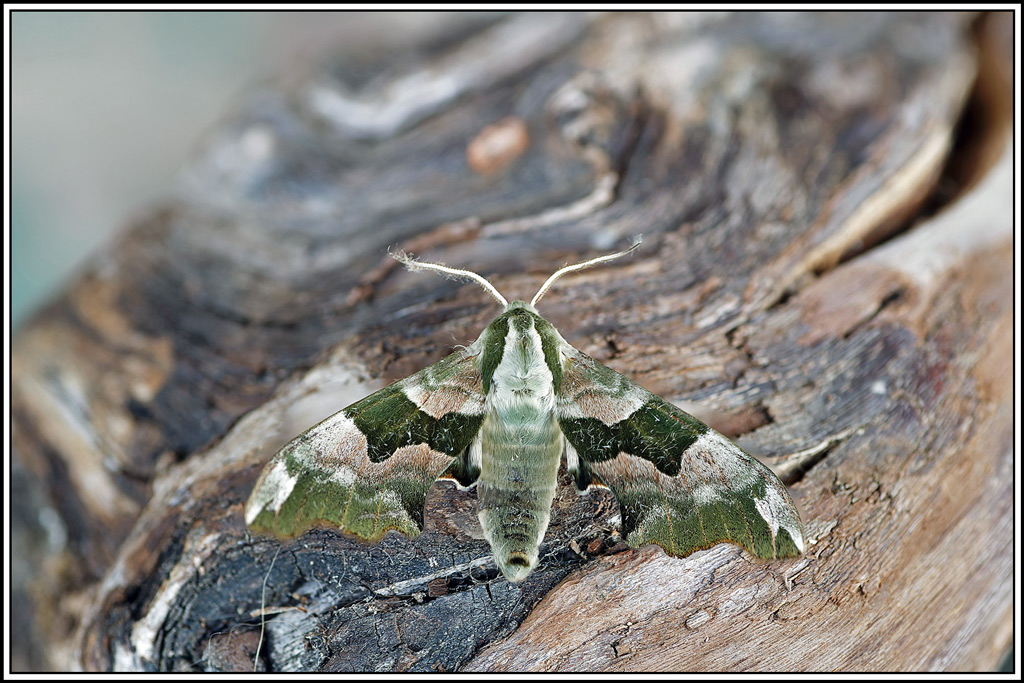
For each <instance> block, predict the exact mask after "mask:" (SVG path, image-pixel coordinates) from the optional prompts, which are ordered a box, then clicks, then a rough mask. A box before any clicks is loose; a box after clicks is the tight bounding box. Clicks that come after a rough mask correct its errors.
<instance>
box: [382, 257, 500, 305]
mask: <svg viewBox="0 0 1024 683" xmlns="http://www.w3.org/2000/svg"><path fill="white" fill-rule="evenodd" d="M390 256H391V258H393V259H395V260H396V261H400V262H401V263H402V264H403V265H405V267H406V268H408V269H409V270H432V271H434V272H435V273H441V274H442V275H444V276H445V277H447V278H451V279H452V280H472V281H473V282H476V283H477V284H478V285H480V286H481V287H483V288H484V290H485V291H486V292H487V293H488V294H490V295H491V296H493V297H494V298H495V299H497V300H498V303H499V304H501V305H502V306H508V301H506V300H505V297H503V296H502V295H501V294H500V293H499V292H498V290H497V289H495V288H494V285H492V284H491V283H490V282H488V281H487V280H485V279H484V277H483V276H482V275H477V274H476V273H474V272H473V271H471V270H462V269H461V268H452V267H450V266H446V265H444V264H443V263H430V262H429V261H417V260H416V259H414V258H413V257H412V256H409V255H408V254H406V253H405V252H404V251H400V252H398V253H397V254H390Z"/></svg>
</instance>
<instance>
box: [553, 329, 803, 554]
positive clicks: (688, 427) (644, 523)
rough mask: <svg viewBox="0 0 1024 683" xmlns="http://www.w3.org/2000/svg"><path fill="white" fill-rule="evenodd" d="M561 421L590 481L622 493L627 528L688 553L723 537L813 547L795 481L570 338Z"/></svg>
mask: <svg viewBox="0 0 1024 683" xmlns="http://www.w3.org/2000/svg"><path fill="white" fill-rule="evenodd" d="M562 353H563V363H562V386H561V391H560V392H559V395H558V407H557V410H558V414H559V424H560V425H561V428H562V433H563V434H564V436H565V439H566V442H567V445H566V460H567V466H568V468H569V470H570V472H571V473H572V474H573V476H574V477H575V479H576V485H577V486H578V487H579V488H580V489H585V488H586V487H587V486H590V485H593V484H598V485H604V486H607V487H608V488H610V489H611V490H612V493H614V494H615V497H616V499H617V500H618V502H619V507H620V509H621V513H622V535H623V537H624V538H625V539H626V541H627V542H628V543H629V544H630V545H632V546H633V547H639V546H641V545H645V544H647V543H657V544H658V545H660V546H661V547H663V548H664V549H665V550H666V551H667V552H668V553H669V554H670V555H674V556H676V557H683V556H685V555H688V554H690V553H692V552H694V551H697V550H702V549H704V548H709V547H711V546H712V545H715V544H716V543H720V542H730V543H736V544H738V545H741V546H743V547H744V548H746V549H747V550H748V551H750V552H751V553H753V554H754V555H757V556H758V557H763V558H775V557H788V556H795V555H799V554H800V553H801V552H803V547H804V541H803V525H802V524H801V522H800V516H799V515H798V514H797V511H796V508H795V507H794V506H793V501H792V499H791V498H790V495H789V492H788V491H787V490H786V487H785V485H784V484H783V483H782V482H781V481H779V479H778V478H777V477H776V476H775V475H774V474H773V473H772V471H771V470H769V469H768V468H767V467H765V466H764V465H762V464H761V463H760V462H758V461H757V460H755V459H754V458H752V457H751V456H750V455H748V454H747V453H746V452H744V451H743V449H741V448H740V447H739V446H737V445H736V444H734V443H732V442H731V441H729V440H728V439H727V438H725V437H724V436H722V435H721V434H719V433H718V432H716V431H714V430H713V429H711V428H710V427H708V426H707V425H705V424H704V423H703V422H701V421H700V420H698V419H697V418H695V417H693V416H692V415H690V414H689V413H686V412H684V411H682V410H680V409H679V408H676V407H675V406H673V405H672V404H670V403H668V402H666V401H664V400H662V399H660V398H658V397H657V396H655V395H654V394H652V393H650V392H649V391H647V390H645V389H643V388H641V387H639V386H637V385H636V384H634V383H633V382H631V381H630V380H629V379H627V378H626V377H624V376H622V375H620V374H619V373H617V372H615V371H614V370H612V369H611V368H609V367H607V366H604V365H602V364H601V363H598V362H597V361H596V360H594V359H593V358H591V357H589V356H587V355H585V354H583V353H580V352H579V351H577V350H576V349H574V348H572V347H571V346H569V345H568V344H566V346H565V347H564V348H563V351H562Z"/></svg>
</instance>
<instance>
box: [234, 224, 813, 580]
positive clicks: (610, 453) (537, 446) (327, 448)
mask: <svg viewBox="0 0 1024 683" xmlns="http://www.w3.org/2000/svg"><path fill="white" fill-rule="evenodd" d="M638 245H639V240H637V242H636V243H634V245H633V246H632V247H631V248H630V249H628V250H626V251H623V252H619V253H616V254H610V255H607V256H602V257H598V258H595V259H591V260H590V261H585V262H583V263H580V264H576V265H573V266H567V267H565V268H562V269H560V270H558V271H557V272H555V273H554V274H553V275H552V276H551V277H550V278H548V280H547V281H546V282H545V283H544V285H543V286H542V287H541V288H540V290H539V291H538V292H537V294H536V295H535V296H534V297H533V300H532V301H531V302H530V303H526V302H524V301H513V302H511V303H508V302H507V301H506V300H505V298H504V297H502V296H501V294H499V293H498V291H497V290H496V289H495V288H494V286H493V285H491V284H490V283H489V282H487V280H485V279H484V278H483V277H481V276H480V275H477V274H476V273H473V272H471V271H466V270H459V269H455V268H449V267H447V266H443V265H441V264H436V263H425V262H420V261H415V260H413V259H411V258H409V257H407V256H405V255H404V254H399V255H397V256H396V258H398V259H399V260H400V261H402V262H403V263H405V265H406V266H407V267H409V268H410V269H412V270H433V271H437V272H441V273H443V274H445V275H447V276H449V277H453V278H458V279H463V280H473V281H476V282H477V283H479V284H480V285H481V286H482V287H483V288H484V289H485V290H487V291H488V292H489V293H490V294H491V295H492V296H493V297H494V298H495V299H497V300H498V302H500V303H501V305H502V306H504V311H503V312H502V313H501V315H499V316H498V317H497V318H495V320H494V322H492V323H491V324H490V325H488V326H487V328H486V329H485V330H484V331H483V334H481V335H480V337H479V338H478V339H477V340H476V341H475V342H473V343H472V344H470V345H469V346H467V347H465V348H460V349H459V350H457V351H455V352H454V353H452V354H451V355H450V356H448V357H447V358H444V359H442V360H440V361H438V362H436V363H434V364H433V365H430V366H429V367H426V368H424V369H423V370H421V371H419V372H417V373H416V374H414V375H411V376H409V377H406V378H405V379H402V380H399V381H397V382H395V383H394V384H391V385H390V386H388V387H386V388H384V389H381V390H380V391H378V392H376V393H374V394H371V395H370V396H368V397H366V398H364V399H362V400H361V401H358V402H356V403H354V404H352V405H350V406H348V407H347V408H345V409H344V410H342V411H340V412H338V413H335V414H334V415H332V416H331V417H329V418H327V419H326V420H324V421H322V422H320V423H319V424H317V425H315V426H313V427H311V428H310V429H309V430H307V431H306V432H304V433H302V434H301V435H299V436H298V437H297V438H295V439H294V440H293V441H291V442H290V443H289V444H287V445H286V446H285V447H284V448H282V449H281V450H280V451H279V452H278V453H277V455H275V456H274V458H273V459H272V460H271V461H270V462H269V463H268V464H267V466H266V467H265V469H264V470H263V472H262V474H261V475H260V477H259V480H258V481H257V482H256V485H255V488H254V489H253V492H252V494H251V496H250V498H249V501H248V503H247V505H246V510H245V519H246V523H247V524H248V525H249V527H250V528H251V529H253V530H254V531H257V532H264V533H271V534H273V535H275V536H278V537H290V536H294V535H296V534H299V533H301V532H303V531H305V530H307V529H309V528H311V527H316V526H333V527H338V528H340V529H341V530H343V531H345V532H348V533H350V534H353V535H355V536H357V537H358V538H360V539H363V540H366V541H378V540H380V538H381V537H382V536H383V535H384V533H385V532H387V531H388V530H389V529H395V530H397V531H400V532H402V533H404V534H407V535H409V536H415V535H417V534H418V533H420V531H422V528H423V510H424V503H425V500H426V495H427V491H428V490H429V489H430V487H431V485H432V484H433V483H434V481H435V480H436V479H438V478H449V479H454V480H455V481H456V482H457V483H458V484H459V485H461V486H465V487H469V486H474V485H475V486H476V487H477V494H478V508H479V518H480V524H481V526H482V528H483V532H484V535H485V537H486V538H487V540H488V541H489V542H490V545H491V550H492V552H493V554H494V560H495V563H496V564H497V566H498V568H499V569H500V570H501V572H502V573H503V574H504V575H505V576H506V577H507V578H508V579H509V580H510V581H521V580H523V579H525V578H526V577H527V576H528V575H529V574H530V572H532V571H533V569H534V567H535V566H536V565H537V561H538V551H539V548H540V544H541V541H542V539H543V538H544V533H545V531H546V530H547V527H548V521H549V518H550V510H551V502H552V500H553V498H554V494H555V486H556V482H557V474H558V468H559V465H560V463H561V462H562V460H563V459H564V462H565V466H566V468H567V469H568V471H569V473H570V474H571V476H572V477H573V479H574V481H575V485H576V487H577V488H578V489H579V490H580V491H585V490H586V489H587V488H588V487H590V486H604V487H607V488H609V489H611V491H612V493H613V494H614V495H615V498H616V499H617V501H618V504H619V507H620V511H621V520H622V530H621V533H622V536H623V537H624V538H625V540H626V541H627V542H628V543H629V544H630V545H631V546H633V547H639V546H642V545H645V544H648V543H656V544H658V545H660V546H661V547H662V548H664V549H665V550H666V551H667V552H668V554H670V555H673V556H676V557H682V556H685V555H688V554H690V553H692V552H694V551H697V550H701V549H704V548H708V547H710V546H712V545H714V544H716V543H719V542H723V541H724V542H731V543H736V544H738V545H740V546H742V547H744V548H745V549H746V550H748V551H749V552H751V553H753V554H754V555H756V556H757V557H761V558H777V557H788V556H795V555H799V554H800V553H801V552H803V549H804V539H803V527H802V524H801V521H800V517H799V515H798V514H797V511H796V509H795V507H794V506H793V501H792V499H791V498H790V495H789V493H788V492H787V490H786V487H785V486H784V485H783V484H782V482H780V481H779V480H778V478H776V476H775V475H774V474H773V473H772V472H771V471H770V470H769V469H768V468H767V467H765V466H764V465H762V464H761V463H760V462H758V461H757V460H755V459H754V458H752V457H751V456H749V455H748V454H747V453H745V452H744V451H743V450H742V449H740V448H739V447H738V446H736V445H735V444H734V443H732V442H731V441H729V440H728V439H727V438H725V437H724V436H722V435H721V434H719V433H718V432H716V431H714V430H713V429H711V428H710V427H708V426H707V425H705V424H704V423H702V422H700V421H699V420H697V419H696V418H694V417H693V416H692V415H689V414H688V413H686V412H684V411H682V410H680V409H679V408H677V407H675V406H674V405H672V404H671V403H668V402H667V401H665V400H663V399H661V398H659V397H657V396H655V395H654V394H652V393H650V392H648V391H646V390H645V389H642V388H641V387H640V386H638V385H637V384H635V383H633V382H632V381H630V380H629V379H627V378H626V377H625V376H623V375H620V374H619V373H617V372H615V371H614V370H612V369H611V368H608V367H606V366H605V365H602V364H601V363H599V362H597V361H596V360H594V359H593V358H591V357H590V356H587V355H586V354H584V353H581V352H580V351H578V350H576V349H575V348H573V347H572V346H571V345H570V344H569V343H568V342H566V341H565V340H564V339H563V338H562V336H561V335H560V334H559V333H558V331H557V330H556V329H555V328H554V326H552V325H551V323H549V322H548V321H547V320H545V319H544V318H542V317H541V316H540V314H539V313H538V312H537V309H536V307H535V306H536V304H537V302H538V301H539V300H540V298H541V297H542V296H543V295H544V293H545V292H546V291H547V289H548V287H550V286H551V283H552V282H554V281H555V280H556V279H557V278H558V277H560V276H561V275H564V274H565V273H568V272H572V271H575V270H580V269H583V268H587V267H590V266H593V265H596V264H598V263H602V262H605V261H608V260H611V259H613V258H618V257H619V256H622V255H624V254H627V253H629V252H630V251H632V250H633V249H635V248H636V247H637V246H638Z"/></svg>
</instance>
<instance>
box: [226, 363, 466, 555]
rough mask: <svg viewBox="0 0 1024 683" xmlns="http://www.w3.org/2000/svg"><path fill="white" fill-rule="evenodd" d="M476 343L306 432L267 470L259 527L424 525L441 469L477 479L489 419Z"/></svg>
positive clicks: (252, 506) (352, 529)
mask: <svg viewBox="0 0 1024 683" xmlns="http://www.w3.org/2000/svg"><path fill="white" fill-rule="evenodd" d="M476 361H477V357H476V349H475V345H474V346H470V347H469V348H467V349H462V350H460V351H457V352H456V353H453V354H452V355H450V356H448V357H447V358H444V359H442V360H440V361H438V362H437V363H435V364H434V365H431V366H429V367H427V368H424V369H423V370H421V371H420V372H418V373H416V374H415V375H412V376H410V377H407V378H405V379H403V380H400V381H398V382H395V383H394V384H392V385H390V386H388V387H385V388H384V389H381V390H380V391H378V392H376V393H374V394H371V395H370V396H368V397H366V398H364V399H363V400H361V401H358V402H357V403H354V404H352V405H351V406H349V407H348V408H345V409H344V410H342V411H340V412H338V413H335V414H334V415H332V416H331V417H329V418H327V419H326V420H324V421H323V422H320V423H319V424H317V425H315V426H314V427H312V428H310V429H309V430H307V431H306V432H303V433H302V434H301V435H300V436H298V437H297V438H296V439H294V440H293V441H291V442H290V443H289V444H288V445H286V446H285V447H284V448H282V449H281V450H280V451H279V452H278V453H277V455H275V456H274V457H273V459H271V461H270V462H269V463H268V464H267V466H266V467H265V468H264V470H263V473H262V474H261V475H260V477H259V479H258V480H257V482H256V486H255V487H254V488H253V492H252V494H251V495H250V497H249V501H248V503H247V504H246V523H247V524H248V525H249V527H250V528H251V529H253V530H254V531H258V532H265V533H271V534H273V535H275V536H279V537H290V536H294V535H296V534H299V533H301V532H303V531H305V530H307V529H309V528H311V527H316V526H332V527H338V528H340V529H342V530H343V531H346V532H348V533H351V534H354V535H355V536H358V537H359V538H361V539H364V540H367V541H376V540H379V539H380V538H381V537H382V536H383V535H384V533H385V532H386V531H387V530H388V529H397V530H398V531H401V532H402V533H404V534H408V535H410V536H415V535H417V534H418V533H419V532H420V531H422V529H423V506H424V502H425V501H426V496H427V491H429V490H430V487H431V485H432V484H433V483H434V481H435V480H436V479H437V478H438V477H440V476H450V477H452V478H455V479H458V480H459V481H460V483H461V482H468V483H467V484H466V485H468V484H471V483H472V482H473V481H474V480H475V479H476V473H478V472H479V464H478V463H474V462H472V461H471V460H470V457H469V455H470V445H471V443H472V442H473V440H474V438H475V437H476V434H477V432H478V431H479V429H480V425H481V423H482V422H483V408H484V396H483V393H482V385H481V380H480V372H479V369H478V367H477V362H476Z"/></svg>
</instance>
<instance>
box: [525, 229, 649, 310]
mask: <svg viewBox="0 0 1024 683" xmlns="http://www.w3.org/2000/svg"><path fill="white" fill-rule="evenodd" d="M641 238H642V236H641V235H637V236H636V238H635V239H634V240H633V246H631V247H630V248H629V249H626V250H625V251H619V252H616V253H614V254H607V255H605V256H598V257H597V258H592V259H590V260H589V261H584V262H583V263H577V264H575V265H572V266H565V267H564V268H559V269H558V270H556V271H555V272H554V273H553V274H552V275H551V277H549V278H548V279H547V281H546V282H545V283H544V284H543V285H541V286H540V289H539V290H537V293H536V294H535V295H534V297H533V300H532V301H530V305H531V306H536V305H537V302H538V301H540V298H541V297H542V296H544V295H545V294H546V293H547V291H548V288H549V287H551V284H552V283H553V282H554V281H555V280H557V279H558V278H560V277H562V276H563V275H565V274H566V273H572V272H575V271H577V270H584V269H586V268H590V267H592V266H596V265H597V264H599V263H604V262H605V261H611V260H613V259H617V258H619V257H620V256H625V255H626V254H628V253H629V252H631V251H633V250H634V249H636V248H637V247H639V246H640V242H641V241H643V240H642V239H641Z"/></svg>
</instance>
